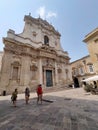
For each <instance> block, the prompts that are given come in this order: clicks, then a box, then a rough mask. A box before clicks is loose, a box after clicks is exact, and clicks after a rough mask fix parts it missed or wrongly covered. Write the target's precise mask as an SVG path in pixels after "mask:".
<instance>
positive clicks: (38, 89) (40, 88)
mask: <svg viewBox="0 0 98 130" xmlns="http://www.w3.org/2000/svg"><path fill="white" fill-rule="evenodd" d="M36 92H37V104H38V102H39V101H40V102H41V104H42V96H43V90H42V85H41V84H39V85H38V87H37V90H36Z"/></svg>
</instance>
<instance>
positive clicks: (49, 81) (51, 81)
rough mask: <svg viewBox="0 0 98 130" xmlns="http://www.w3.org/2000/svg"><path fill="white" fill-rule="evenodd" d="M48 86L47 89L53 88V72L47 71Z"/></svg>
mask: <svg viewBox="0 0 98 130" xmlns="http://www.w3.org/2000/svg"><path fill="white" fill-rule="evenodd" d="M46 86H47V87H52V86H53V80H52V70H46Z"/></svg>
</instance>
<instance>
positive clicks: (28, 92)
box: [25, 87, 30, 104]
mask: <svg viewBox="0 0 98 130" xmlns="http://www.w3.org/2000/svg"><path fill="white" fill-rule="evenodd" d="M29 97H30V90H29V88H28V87H27V88H26V89H25V102H26V104H28V102H29Z"/></svg>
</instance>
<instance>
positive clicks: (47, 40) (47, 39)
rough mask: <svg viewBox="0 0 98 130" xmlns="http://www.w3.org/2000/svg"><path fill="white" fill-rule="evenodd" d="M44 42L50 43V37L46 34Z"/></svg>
mask: <svg viewBox="0 0 98 130" xmlns="http://www.w3.org/2000/svg"><path fill="white" fill-rule="evenodd" d="M44 44H49V38H48V37H47V36H46V35H45V36H44Z"/></svg>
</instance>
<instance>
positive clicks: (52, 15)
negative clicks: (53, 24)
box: [46, 12, 57, 18]
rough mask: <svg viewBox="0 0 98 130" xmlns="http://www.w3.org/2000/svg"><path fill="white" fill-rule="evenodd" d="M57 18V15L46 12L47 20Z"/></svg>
mask: <svg viewBox="0 0 98 130" xmlns="http://www.w3.org/2000/svg"><path fill="white" fill-rule="evenodd" d="M56 16H57V14H56V13H54V12H48V13H47V16H46V17H47V18H51V17H56Z"/></svg>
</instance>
